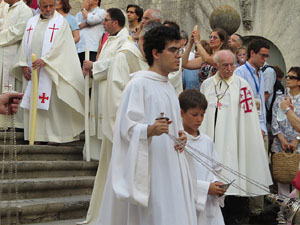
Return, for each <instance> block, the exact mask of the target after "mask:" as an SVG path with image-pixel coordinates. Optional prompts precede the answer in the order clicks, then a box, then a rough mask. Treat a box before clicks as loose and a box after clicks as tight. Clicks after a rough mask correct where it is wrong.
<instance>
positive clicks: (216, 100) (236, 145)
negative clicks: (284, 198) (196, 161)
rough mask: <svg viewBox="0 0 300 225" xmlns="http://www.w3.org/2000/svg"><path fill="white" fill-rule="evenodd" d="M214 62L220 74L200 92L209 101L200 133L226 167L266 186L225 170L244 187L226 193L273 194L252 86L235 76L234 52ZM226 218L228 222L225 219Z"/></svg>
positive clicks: (225, 171) (232, 194) (227, 52)
mask: <svg viewBox="0 0 300 225" xmlns="http://www.w3.org/2000/svg"><path fill="white" fill-rule="evenodd" d="M214 60H215V62H216V65H217V68H218V73H217V74H216V75H215V76H213V77H210V78H208V79H207V80H205V81H204V82H203V84H202V85H201V89H200V91H201V92H202V93H203V94H204V95H205V97H206V99H207V101H208V108H207V110H206V114H205V117H204V120H203V123H202V126H201V128H200V130H201V132H202V133H205V134H207V135H208V136H209V137H210V138H212V139H213V141H214V143H215V146H216V150H217V153H218V155H219V159H220V162H221V163H222V164H224V165H225V166H228V167H229V168H231V169H232V170H234V171H237V172H239V173H241V174H242V175H245V176H246V177H247V179H253V180H255V181H257V182H258V183H259V184H261V185H264V186H265V187H266V188H265V189H261V188H259V187H257V186H255V185H252V184H251V183H249V182H247V181H245V180H244V179H241V177H238V176H236V175H234V174H232V173H230V172H229V171H227V170H222V174H223V175H224V176H225V177H226V178H228V179H229V180H231V181H232V180H235V181H234V184H236V185H237V186H239V187H240V188H241V189H237V188H234V187H231V188H230V189H228V191H227V192H226V194H227V195H231V196H243V197H249V196H259V195H266V194H269V190H268V187H269V185H271V184H272V179H271V174H270V170H269V163H268V160H267V155H266V152H265V150H264V149H265V148H264V142H263V137H262V135H261V131H260V124H259V120H258V115H257V110H256V107H255V103H254V98H253V93H252V91H251V87H250V86H249V84H248V82H247V81H245V80H244V79H242V78H240V77H238V76H236V75H235V74H234V73H233V68H234V55H233V53H232V52H231V51H228V50H222V51H219V52H217V53H216V54H215V57H214ZM226 208H227V209H233V210H235V209H236V208H234V207H232V206H229V208H228V204H227V202H226V201H225V208H224V209H226ZM237 209H239V208H237ZM234 214H235V216H239V215H238V213H234ZM224 219H225V223H226V217H225V216H224Z"/></svg>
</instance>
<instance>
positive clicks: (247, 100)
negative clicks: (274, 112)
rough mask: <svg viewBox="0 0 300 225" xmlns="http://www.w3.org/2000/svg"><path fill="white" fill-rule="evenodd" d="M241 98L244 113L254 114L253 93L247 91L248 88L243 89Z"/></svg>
mask: <svg viewBox="0 0 300 225" xmlns="http://www.w3.org/2000/svg"><path fill="white" fill-rule="evenodd" d="M240 97H241V101H240V104H241V106H242V108H243V109H244V112H245V113H249V112H252V108H253V101H252V96H251V92H250V91H249V90H247V87H243V88H241V94H240Z"/></svg>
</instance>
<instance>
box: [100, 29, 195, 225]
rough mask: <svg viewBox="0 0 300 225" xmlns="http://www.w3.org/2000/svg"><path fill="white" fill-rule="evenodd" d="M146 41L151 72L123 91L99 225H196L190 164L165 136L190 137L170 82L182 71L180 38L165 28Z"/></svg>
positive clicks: (149, 34) (140, 74) (137, 77)
mask: <svg viewBox="0 0 300 225" xmlns="http://www.w3.org/2000/svg"><path fill="white" fill-rule="evenodd" d="M144 39H145V42H144V52H145V56H146V59H147V62H148V64H149V66H150V68H149V70H148V71H140V72H137V73H135V74H134V75H133V79H132V80H131V81H130V82H129V83H128V85H127V86H126V88H125V90H124V92H123V96H122V100H121V105H120V107H119V111H118V114H117V119H116V123H115V130H114V139H113V141H114V142H113V151H112V159H111V164H110V168H109V173H108V179H107V183H106V186H105V190H104V194H103V199H102V204H101V209H100V214H99V219H98V223H97V224H98V225H116V224H122V225H154V224H172V225H183V224H185V225H196V224H197V221H196V209H195V203H194V196H193V185H192V181H191V177H190V171H189V168H188V163H187V159H186V158H185V153H184V152H181V153H180V152H179V151H178V150H177V151H176V150H175V149H174V148H176V149H178V147H179V146H178V145H176V146H174V142H173V141H172V140H171V139H170V138H169V137H168V135H167V133H168V134H170V135H173V136H175V137H177V138H180V139H181V140H183V139H185V138H186V136H185V135H184V133H183V131H182V123H181V118H180V109H179V104H178V99H177V96H176V93H175V90H174V87H173V86H172V85H171V84H170V82H169V81H168V74H169V73H170V72H171V71H176V70H178V67H179V59H180V57H181V52H180V34H179V33H178V32H177V31H176V30H174V29H172V28H169V27H164V26H161V27H157V28H154V29H152V30H150V31H149V32H147V33H146V34H145V38H144ZM161 113H164V115H165V116H166V117H168V118H169V119H170V120H167V119H164V118H161ZM158 117H160V118H159V119H158Z"/></svg>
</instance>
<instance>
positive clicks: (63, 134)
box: [13, 11, 84, 143]
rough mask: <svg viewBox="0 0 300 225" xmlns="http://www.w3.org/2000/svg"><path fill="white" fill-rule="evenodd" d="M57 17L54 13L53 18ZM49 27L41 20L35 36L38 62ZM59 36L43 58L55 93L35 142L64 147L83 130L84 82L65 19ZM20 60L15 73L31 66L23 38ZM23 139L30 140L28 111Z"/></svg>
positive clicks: (41, 112)
mask: <svg viewBox="0 0 300 225" xmlns="http://www.w3.org/2000/svg"><path fill="white" fill-rule="evenodd" d="M58 15H59V14H58V13H57V12H56V11H55V13H54V16H53V17H56V16H58ZM37 16H39V15H37ZM48 23H49V19H45V20H41V19H39V21H38V23H37V25H36V28H35V30H34V33H33V36H32V42H31V43H32V45H31V51H32V53H35V54H36V56H37V59H39V58H40V57H41V52H42V48H43V41H44V36H45V30H46V29H47V27H48ZM56 32H57V34H56V36H55V40H54V43H53V46H52V49H51V50H50V51H49V52H47V53H46V54H45V55H44V56H43V57H41V59H42V60H43V61H44V62H45V63H46V65H45V67H44V68H45V71H46V73H47V75H48V76H49V77H50V79H51V80H52V91H51V100H50V107H49V110H40V109H38V110H37V122H36V123H37V125H36V135H35V140H36V141H51V142H59V143H63V142H70V141H74V140H77V139H78V135H79V134H80V133H81V132H82V131H83V130H84V104H83V102H84V79H83V74H82V72H81V69H80V62H79V59H78V55H77V52H76V47H75V44H74V41H73V36H72V33H71V30H70V27H69V24H68V22H67V21H66V20H65V19H64V21H63V24H62V25H61V27H60V28H59V30H58V31H56ZM24 35H27V33H26V32H25V33H24ZM49 40H50V37H49ZM18 56H19V58H18V59H17V63H16V64H15V65H14V67H13V70H14V71H17V70H18V69H19V70H20V69H21V67H22V66H29V63H28V62H27V56H26V55H25V51H24V38H23V42H22V46H21V48H20V51H19V54H18ZM19 76H20V77H21V76H22V74H21V73H20V74H19ZM23 80H24V85H23V87H24V88H25V87H26V85H27V81H26V80H25V78H23ZM25 121H26V123H25ZM24 136H25V140H28V139H29V110H27V109H24Z"/></svg>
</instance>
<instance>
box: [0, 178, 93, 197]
mask: <svg viewBox="0 0 300 225" xmlns="http://www.w3.org/2000/svg"><path fill="white" fill-rule="evenodd" d="M94 179H95V177H94V176H82V177H58V178H57V177H56V178H52V177H51V178H37V179H19V180H17V182H15V181H14V180H10V181H9V180H6V179H5V180H1V181H0V185H3V186H2V188H3V192H2V200H8V199H13V200H14V199H16V194H15V192H16V191H15V187H16V185H17V187H18V199H20V200H22V199H34V198H50V197H64V196H75V195H90V194H91V193H92V189H93V185H94ZM9 184H10V187H11V194H10V195H9V194H8V193H7V192H8V187H9Z"/></svg>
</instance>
